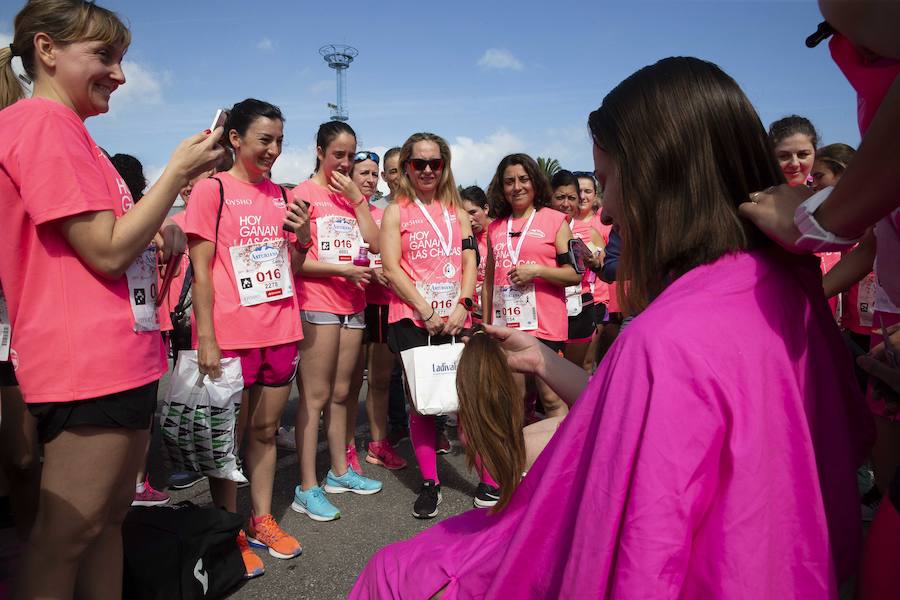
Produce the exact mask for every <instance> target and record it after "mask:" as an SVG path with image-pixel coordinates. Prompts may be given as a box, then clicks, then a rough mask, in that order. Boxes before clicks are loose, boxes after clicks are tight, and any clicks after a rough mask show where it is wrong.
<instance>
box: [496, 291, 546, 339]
mask: <svg viewBox="0 0 900 600" xmlns="http://www.w3.org/2000/svg"><path fill="white" fill-rule="evenodd" d="M494 324H495V325H497V326H501V327H502V326H505V327H509V328H511V329H521V330H522V331H534V330H535V329H537V328H538V316H537V302H536V299H535V295H534V284H533V283H529V284H528V285H524V286H522V287H516V286H514V285H503V286H499V287H495V288H494Z"/></svg>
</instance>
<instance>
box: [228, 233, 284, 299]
mask: <svg viewBox="0 0 900 600" xmlns="http://www.w3.org/2000/svg"><path fill="white" fill-rule="evenodd" d="M229 251H230V252H231V266H232V268H233V269H234V281H235V284H236V285H237V290H238V295H239V296H240V298H241V306H255V305H257V304H262V303H263V302H274V301H275V300H281V299H283V298H290V297H291V296H293V295H294V284H293V283H292V279H293V277H292V276H291V259H290V256H289V254H288V248H287V240H285V239H284V238H279V239H276V240H271V241H268V242H263V243H261V244H247V245H245V246H232V247H231V248H229Z"/></svg>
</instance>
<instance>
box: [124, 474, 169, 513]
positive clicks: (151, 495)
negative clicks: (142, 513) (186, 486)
mask: <svg viewBox="0 0 900 600" xmlns="http://www.w3.org/2000/svg"><path fill="white" fill-rule="evenodd" d="M168 501H169V495H168V494H167V493H165V492H160V491H159V490H155V489H153V486H151V485H150V478H149V477H148V478H147V479H146V480H145V481H144V491H142V492H139V491H137V489H136V488H135V491H134V501H133V502H132V503H131V505H132V506H159V505H160V504H165V503H167V502H168Z"/></svg>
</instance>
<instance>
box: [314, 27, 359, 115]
mask: <svg viewBox="0 0 900 600" xmlns="http://www.w3.org/2000/svg"><path fill="white" fill-rule="evenodd" d="M319 54H321V55H322V58H324V59H325V62H326V63H328V66H329V67H331V68H332V69H334V71H335V74H336V75H337V104H331V103H329V104H328V106H329V107H331V120H332V121H346V120H347V119H348V118H349V114H348V113H347V108H346V106H344V99H345V96H346V94H347V74H346V71H347V69H349V68H350V63H352V62H353V59H354V58H356V56H357V55H358V54H359V50H357V49H356V48H354V47H353V46H347V45H344V44H329V45H328V46H322V47H321V48H319Z"/></svg>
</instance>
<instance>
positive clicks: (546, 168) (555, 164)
mask: <svg viewBox="0 0 900 600" xmlns="http://www.w3.org/2000/svg"><path fill="white" fill-rule="evenodd" d="M537 164H538V166H539V167H540V168H541V170H542V171H543V172H544V173H546V174H547V179H551V178H552V177H553V176H554V175H555V174H556V172H557V171H559V170H560V169H561V168H562V167H560V166H559V161H558V160H556V159H555V158H544V157H543V156H538V157H537Z"/></svg>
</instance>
